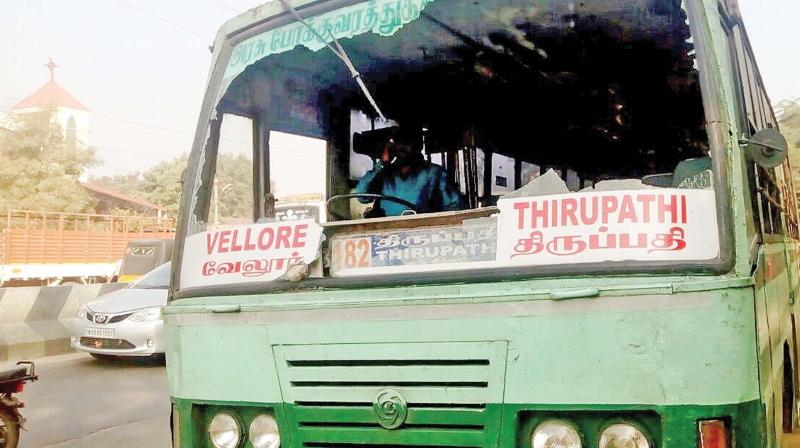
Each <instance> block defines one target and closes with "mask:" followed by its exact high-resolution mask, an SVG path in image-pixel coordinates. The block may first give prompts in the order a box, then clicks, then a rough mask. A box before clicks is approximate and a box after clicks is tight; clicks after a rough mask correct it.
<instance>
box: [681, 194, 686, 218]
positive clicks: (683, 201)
mask: <svg viewBox="0 0 800 448" xmlns="http://www.w3.org/2000/svg"><path fill="white" fill-rule="evenodd" d="M681 222H682V223H683V224H686V195H681Z"/></svg>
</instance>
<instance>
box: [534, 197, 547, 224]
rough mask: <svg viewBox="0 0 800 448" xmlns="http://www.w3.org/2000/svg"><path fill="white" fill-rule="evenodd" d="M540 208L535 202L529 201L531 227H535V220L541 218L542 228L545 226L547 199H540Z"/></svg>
mask: <svg viewBox="0 0 800 448" xmlns="http://www.w3.org/2000/svg"><path fill="white" fill-rule="evenodd" d="M541 204H542V208H541V209H540V208H539V207H537V206H536V205H537V203H536V202H531V228H532V229H537V228H538V225H537V223H536V222H537V221H539V220H540V219H541V220H542V228H547V215H548V213H547V209H548V207H547V201H542V202H541Z"/></svg>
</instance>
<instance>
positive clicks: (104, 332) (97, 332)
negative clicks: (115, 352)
mask: <svg viewBox="0 0 800 448" xmlns="http://www.w3.org/2000/svg"><path fill="white" fill-rule="evenodd" d="M86 336H92V337H95V338H113V337H114V329H113V328H87V329H86Z"/></svg>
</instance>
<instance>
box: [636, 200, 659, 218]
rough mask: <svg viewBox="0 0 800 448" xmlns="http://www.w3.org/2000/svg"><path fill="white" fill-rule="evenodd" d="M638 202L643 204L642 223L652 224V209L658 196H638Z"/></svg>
mask: <svg viewBox="0 0 800 448" xmlns="http://www.w3.org/2000/svg"><path fill="white" fill-rule="evenodd" d="M636 200H637V201H639V202H640V203H641V204H642V222H643V223H646V224H647V223H650V207H652V206H653V202H655V200H656V195H654V194H640V195H638V196H636Z"/></svg>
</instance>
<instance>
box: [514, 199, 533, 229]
mask: <svg viewBox="0 0 800 448" xmlns="http://www.w3.org/2000/svg"><path fill="white" fill-rule="evenodd" d="M530 205H531V204H529V203H528V202H517V203H516V204H514V210H516V211H517V229H519V230H522V229H524V228H525V215H524V213H525V210H527V209H528V207H530Z"/></svg>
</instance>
